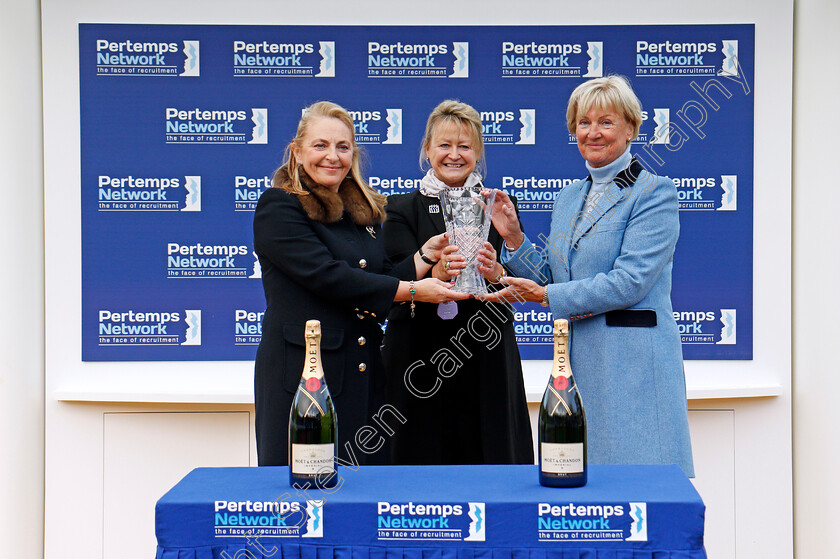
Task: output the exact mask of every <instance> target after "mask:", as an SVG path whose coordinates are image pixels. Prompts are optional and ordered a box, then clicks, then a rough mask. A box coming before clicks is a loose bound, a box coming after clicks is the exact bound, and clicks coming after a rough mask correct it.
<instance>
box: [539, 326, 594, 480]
mask: <svg viewBox="0 0 840 559" xmlns="http://www.w3.org/2000/svg"><path fill="white" fill-rule="evenodd" d="M568 342H569V323H568V321H566V320H564V319H562V318H559V319H557V320H555V321H554V362H553V364H552V366H551V377H549V379H548V386H547V387H546V389H545V394H544V395H543V399H542V403H541V404H540V416H539V426H538V430H539V443H540V446H539V458H540V484H541V485H546V486H548V487H579V486H581V485H585V484H586V415H585V414H584V411H583V402H581V399H580V392H579V391H578V389H577V385H576V384H575V379H574V377H573V376H572V368H571V365H570V363H569V343H568Z"/></svg>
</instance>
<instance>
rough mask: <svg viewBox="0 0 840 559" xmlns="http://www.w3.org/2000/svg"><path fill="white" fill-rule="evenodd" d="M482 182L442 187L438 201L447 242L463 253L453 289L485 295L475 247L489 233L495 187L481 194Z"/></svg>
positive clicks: (480, 246) (482, 244)
mask: <svg viewBox="0 0 840 559" xmlns="http://www.w3.org/2000/svg"><path fill="white" fill-rule="evenodd" d="M482 190H484V187H482V186H469V187H461V188H444V189H443V190H442V191H441V192H440V205H441V207H442V211H443V221H444V223H446V232H447V233H449V242H450V244H453V245H455V246H457V247H458V252H460V253H461V254H462V255H464V258H465V259H466V264H467V266H466V267H465V268H464V269H463V270H461V273H460V274H459V275H458V277H457V278H456V280H455V285H454V286H453V287H452V290H453V291H457V292H458V293H472V294H473V295H486V294H487V286H486V285H485V283H484V277H482V275H481V272H479V271H478V251H479V250H480V249H481V248H483V247H484V242H485V241H486V240H487V235H488V234H489V233H490V219H491V218H492V217H493V200H495V199H496V191H495V190H492V191H490V195H489V196H482V194H481V191H482Z"/></svg>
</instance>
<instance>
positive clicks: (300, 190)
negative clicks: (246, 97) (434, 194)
mask: <svg viewBox="0 0 840 559" xmlns="http://www.w3.org/2000/svg"><path fill="white" fill-rule="evenodd" d="M320 118H337V119H338V120H340V121H341V122H343V123H344V125H345V126H347V128H348V130H350V138H351V144H352V149H353V162H352V163H351V165H350V172H349V173H348V174H349V175H350V177H351V178H352V179H353V180H354V181H356V184H358V185H359V188H360V189H361V191H362V194H363V195H364V197H365V199H366V200H367V201H368V204H370V207H371V208H372V209H373V211H374V213H375V214H376V215H377V217H379V218H382V219H384V217H385V209H384V208H385V195H383V194H380V193H379V192H377V191H375V190H374V189H373V188H371V187H370V185H369V184H368V183H367V181H366V180H365V179H364V178H363V177H362V162H361V159H362V152H361V148H359V146H358V145H356V137H355V127H354V125H353V117H352V116H350V113H349V112H347V110H346V109H345V108H344V107H342V106H341V105H337V104H336V103H332V102H330V101H318V102H317V103H313V104H312V105H309V106H308V107H306V109H304V111H303V115H302V116H301V117H300V122H298V127H297V134H295V137H294V138H293V139H292V141H291V142H289V145H287V146H286V150H285V151H284V153H283V165H282V166H281V167H280V169H282V168H283V167H285V168H286V172H287V173H288V175H289V179H290V181H289V182H288V183H285V184H280V183H279V180H278V178H277V177H278V172H279V171H280V169H277V171H275V172H274V178H273V179H272V186H274V187H276V188H282V189H284V190H287V191H289V192H291V193H292V194H297V195H299V196H307V195H309V191H307V190H306V189H305V188H304V187H303V184H302V183H301V181H300V162H299V161H298V160H297V158H296V157H295V152H294V149H295V148H301V147H302V146H303V139H304V138H305V137H306V134H307V132H309V127H310V126H311V125H312V123H313V122H314V121H316V120H317V119H320Z"/></svg>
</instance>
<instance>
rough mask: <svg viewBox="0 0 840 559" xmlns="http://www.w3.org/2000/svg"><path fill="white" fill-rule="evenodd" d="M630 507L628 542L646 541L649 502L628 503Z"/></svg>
mask: <svg viewBox="0 0 840 559" xmlns="http://www.w3.org/2000/svg"><path fill="white" fill-rule="evenodd" d="M627 505H628V507H629V508H630V513H629V514H630V518H631V519H632V522H631V523H630V535H629V536H627V538H626V541H628V542H646V541H647V539H648V533H647V527H648V518H647V503H627Z"/></svg>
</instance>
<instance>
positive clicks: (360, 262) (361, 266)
mask: <svg viewBox="0 0 840 559" xmlns="http://www.w3.org/2000/svg"><path fill="white" fill-rule="evenodd" d="M365 266H367V260H365V259H364V258H362V259H361V260H359V267H360V268H364V267H365Z"/></svg>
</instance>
